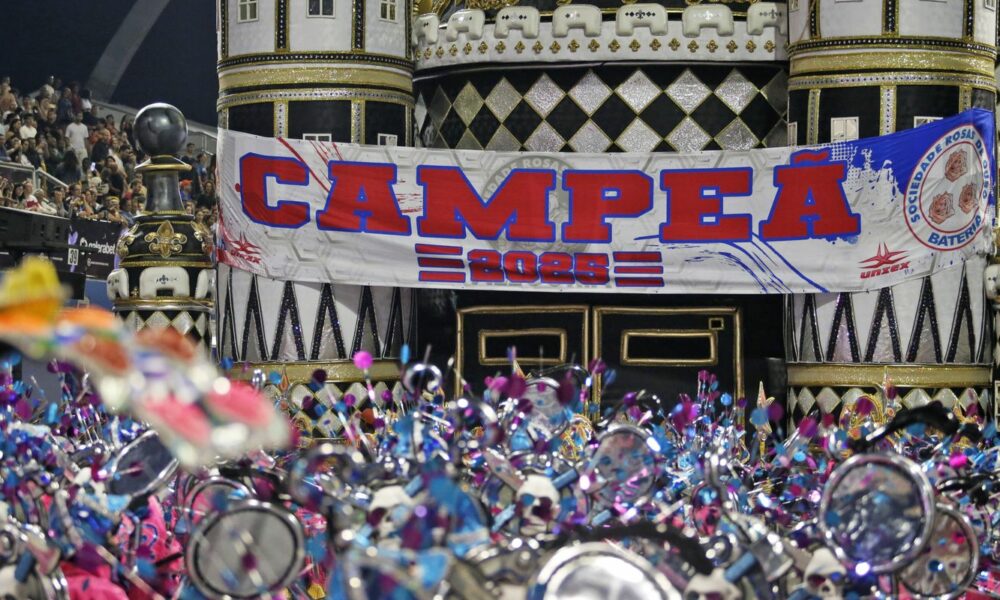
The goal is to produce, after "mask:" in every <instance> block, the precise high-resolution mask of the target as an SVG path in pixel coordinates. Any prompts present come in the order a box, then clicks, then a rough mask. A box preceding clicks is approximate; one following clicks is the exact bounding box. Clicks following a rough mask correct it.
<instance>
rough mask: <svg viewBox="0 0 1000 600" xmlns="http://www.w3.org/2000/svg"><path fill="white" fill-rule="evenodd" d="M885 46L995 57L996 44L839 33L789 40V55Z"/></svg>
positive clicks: (895, 48) (893, 48) (792, 56)
mask: <svg viewBox="0 0 1000 600" xmlns="http://www.w3.org/2000/svg"><path fill="white" fill-rule="evenodd" d="M872 48H883V49H887V50H899V49H900V48H906V49H907V50H912V49H916V50H955V51H963V52H969V53H972V54H978V55H981V56H984V57H987V58H993V59H996V56H997V47H996V46H991V45H989V44H980V43H978V42H972V41H968V40H956V39H954V38H935V37H900V36H895V35H885V36H867V37H839V38H825V39H816V40H805V41H801V42H795V43H793V44H789V46H788V55H789V57H791V58H792V59H793V60H794V58H795V55H796V54H798V53H800V52H815V51H818V50H838V51H843V50H849V49H850V50H853V49H872Z"/></svg>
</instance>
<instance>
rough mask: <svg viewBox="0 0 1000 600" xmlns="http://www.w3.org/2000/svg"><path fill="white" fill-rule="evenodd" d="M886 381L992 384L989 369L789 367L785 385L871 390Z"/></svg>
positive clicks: (960, 385) (922, 384) (931, 384)
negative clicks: (870, 388) (865, 388)
mask: <svg viewBox="0 0 1000 600" xmlns="http://www.w3.org/2000/svg"><path fill="white" fill-rule="evenodd" d="M886 378H888V379H890V380H891V381H892V384H893V385H895V386H901V387H927V388H945V387H947V388H966V387H973V386H986V385H992V376H991V374H990V367H989V366H978V365H873V364H802V363H798V364H789V365H788V385H789V386H790V387H799V386H839V387H873V386H878V385H880V384H881V383H882V382H883V381H885V380H886Z"/></svg>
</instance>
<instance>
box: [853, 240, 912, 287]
mask: <svg viewBox="0 0 1000 600" xmlns="http://www.w3.org/2000/svg"><path fill="white" fill-rule="evenodd" d="M909 267H910V261H908V260H906V252H903V251H895V252H890V251H889V247H888V246H886V245H885V244H884V243H882V244H880V245H879V247H878V252H876V253H875V256H872V257H870V258H866V259H864V260H863V261H861V269H862V270H861V279H871V278H872V277H881V276H882V275H888V274H889V273H895V272H896V271H902V270H904V269H908V268H909Z"/></svg>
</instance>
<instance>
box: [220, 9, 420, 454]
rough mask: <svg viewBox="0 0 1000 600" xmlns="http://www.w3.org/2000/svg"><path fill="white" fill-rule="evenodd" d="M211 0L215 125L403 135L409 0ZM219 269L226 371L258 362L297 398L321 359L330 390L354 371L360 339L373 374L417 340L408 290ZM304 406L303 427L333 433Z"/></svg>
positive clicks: (390, 374) (388, 370)
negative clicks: (215, 36)
mask: <svg viewBox="0 0 1000 600" xmlns="http://www.w3.org/2000/svg"><path fill="white" fill-rule="evenodd" d="M216 1H217V3H218V7H219V13H218V32H219V46H218V55H219V60H218V70H219V101H218V110H219V123H220V126H221V127H224V128H228V129H232V130H235V131H241V132H245V133H252V134H256V135H262V136H269V137H270V136H273V137H286V138H295V139H308V140H312V141H313V142H314V143H316V144H333V143H338V142H343V143H357V144H368V145H391V146H395V145H400V146H404V145H410V144H412V141H413V133H412V132H413V104H414V97H413V49H412V45H411V43H410V39H411V26H412V19H411V17H412V12H413V7H412V3H411V1H410V0H378V1H364V0H348V1H343V0H317V1H315V2H305V1H298V0H295V1H292V0H256V1H254V2H245V1H241V0H216ZM222 243H223V244H238V243H239V240H228V239H225V238H224V237H223V240H222ZM217 280H218V298H219V333H218V338H219V339H218V350H219V356H220V358H223V359H231V360H232V361H233V362H234V363H236V368H235V369H234V371H233V375H234V376H236V377H245V378H249V377H250V376H251V375H252V373H253V372H254V371H255V370H262V371H264V373H265V374H268V375H274V377H272V379H274V380H275V381H272V382H270V383H268V385H267V386H266V391H268V392H269V393H273V394H274V395H276V396H278V395H282V396H284V397H285V398H286V400H287V398H289V397H294V398H297V399H298V400H299V401H300V400H301V399H302V397H303V394H301V393H299V392H300V391H301V389H305V388H304V384H306V383H309V381H310V379H311V378H312V375H313V373H314V372H315V371H316V370H317V369H322V370H324V371H325V372H326V373H327V375H328V380H327V381H328V384H329V386H331V391H335V393H334V396H337V397H339V395H340V394H341V393H343V392H344V391H346V390H349V389H351V386H352V385H353V384H355V383H357V382H359V381H361V380H362V373H361V372H360V371H358V370H357V369H355V368H354V366H353V364H352V363H351V360H350V359H351V357H352V356H353V355H354V354H355V353H357V352H358V351H361V350H365V351H368V352H370V353H371V354H372V355H373V356H374V357H375V359H376V366H375V368H374V369H373V371H372V373H376V374H377V377H379V378H381V379H380V381H379V384H380V385H381V386H388V388H389V389H394V388H395V387H396V386H397V385H398V384H397V382H396V381H395V380H396V376H397V375H398V370H399V369H398V364H397V360H398V356H399V354H400V349H401V347H402V346H403V344H407V343H408V344H415V343H416V339H415V338H416V331H415V327H416V304H415V301H414V295H415V293H414V291H413V290H407V289H398V288H377V287H369V286H356V285H344V284H341V283H339V282H336V281H330V282H325V283H306V282H299V281H295V280H278V279H268V278H266V277H261V276H257V275H254V274H252V273H249V272H246V271H241V270H238V269H231V268H229V267H228V266H225V265H220V266H219V268H218V277H217ZM297 386H298V387H297ZM300 388H301V389H300ZM380 389H381V388H380ZM355 391H356V390H355ZM365 395H366V394H361V395H360V396H359V397H363V396H365ZM293 404H294V402H293ZM296 410H297V409H295V410H293V411H292V412H296ZM303 414H304V413H302V414H299V413H296V415H297V416H296V419H299V420H300V422H301V424H302V425H303V427H302V428H303V430H304V431H307V432H313V433H317V435H319V434H320V433H325V434H330V433H331V432H330V431H327V430H326V428H324V427H323V426H319V425H315V424H313V425H308V426H307V424H306V423H305V422H304V421H302V419H305V417H303V416H302V415H303ZM314 425H315V427H314Z"/></svg>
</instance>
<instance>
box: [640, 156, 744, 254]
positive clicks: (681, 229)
mask: <svg viewBox="0 0 1000 600" xmlns="http://www.w3.org/2000/svg"><path fill="white" fill-rule="evenodd" d="M752 177H753V169H749V168H740V169H693V170H684V171H667V170H665V171H663V172H662V173H661V174H660V187H662V188H663V189H664V190H665V191H666V192H667V222H666V223H664V224H663V225H661V226H660V241H662V242H745V241H748V240H749V239H750V215H728V216H723V214H722V197H723V196H748V195H750V189H751V187H750V186H751V179H752ZM706 217H709V218H711V220H708V219H706Z"/></svg>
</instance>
